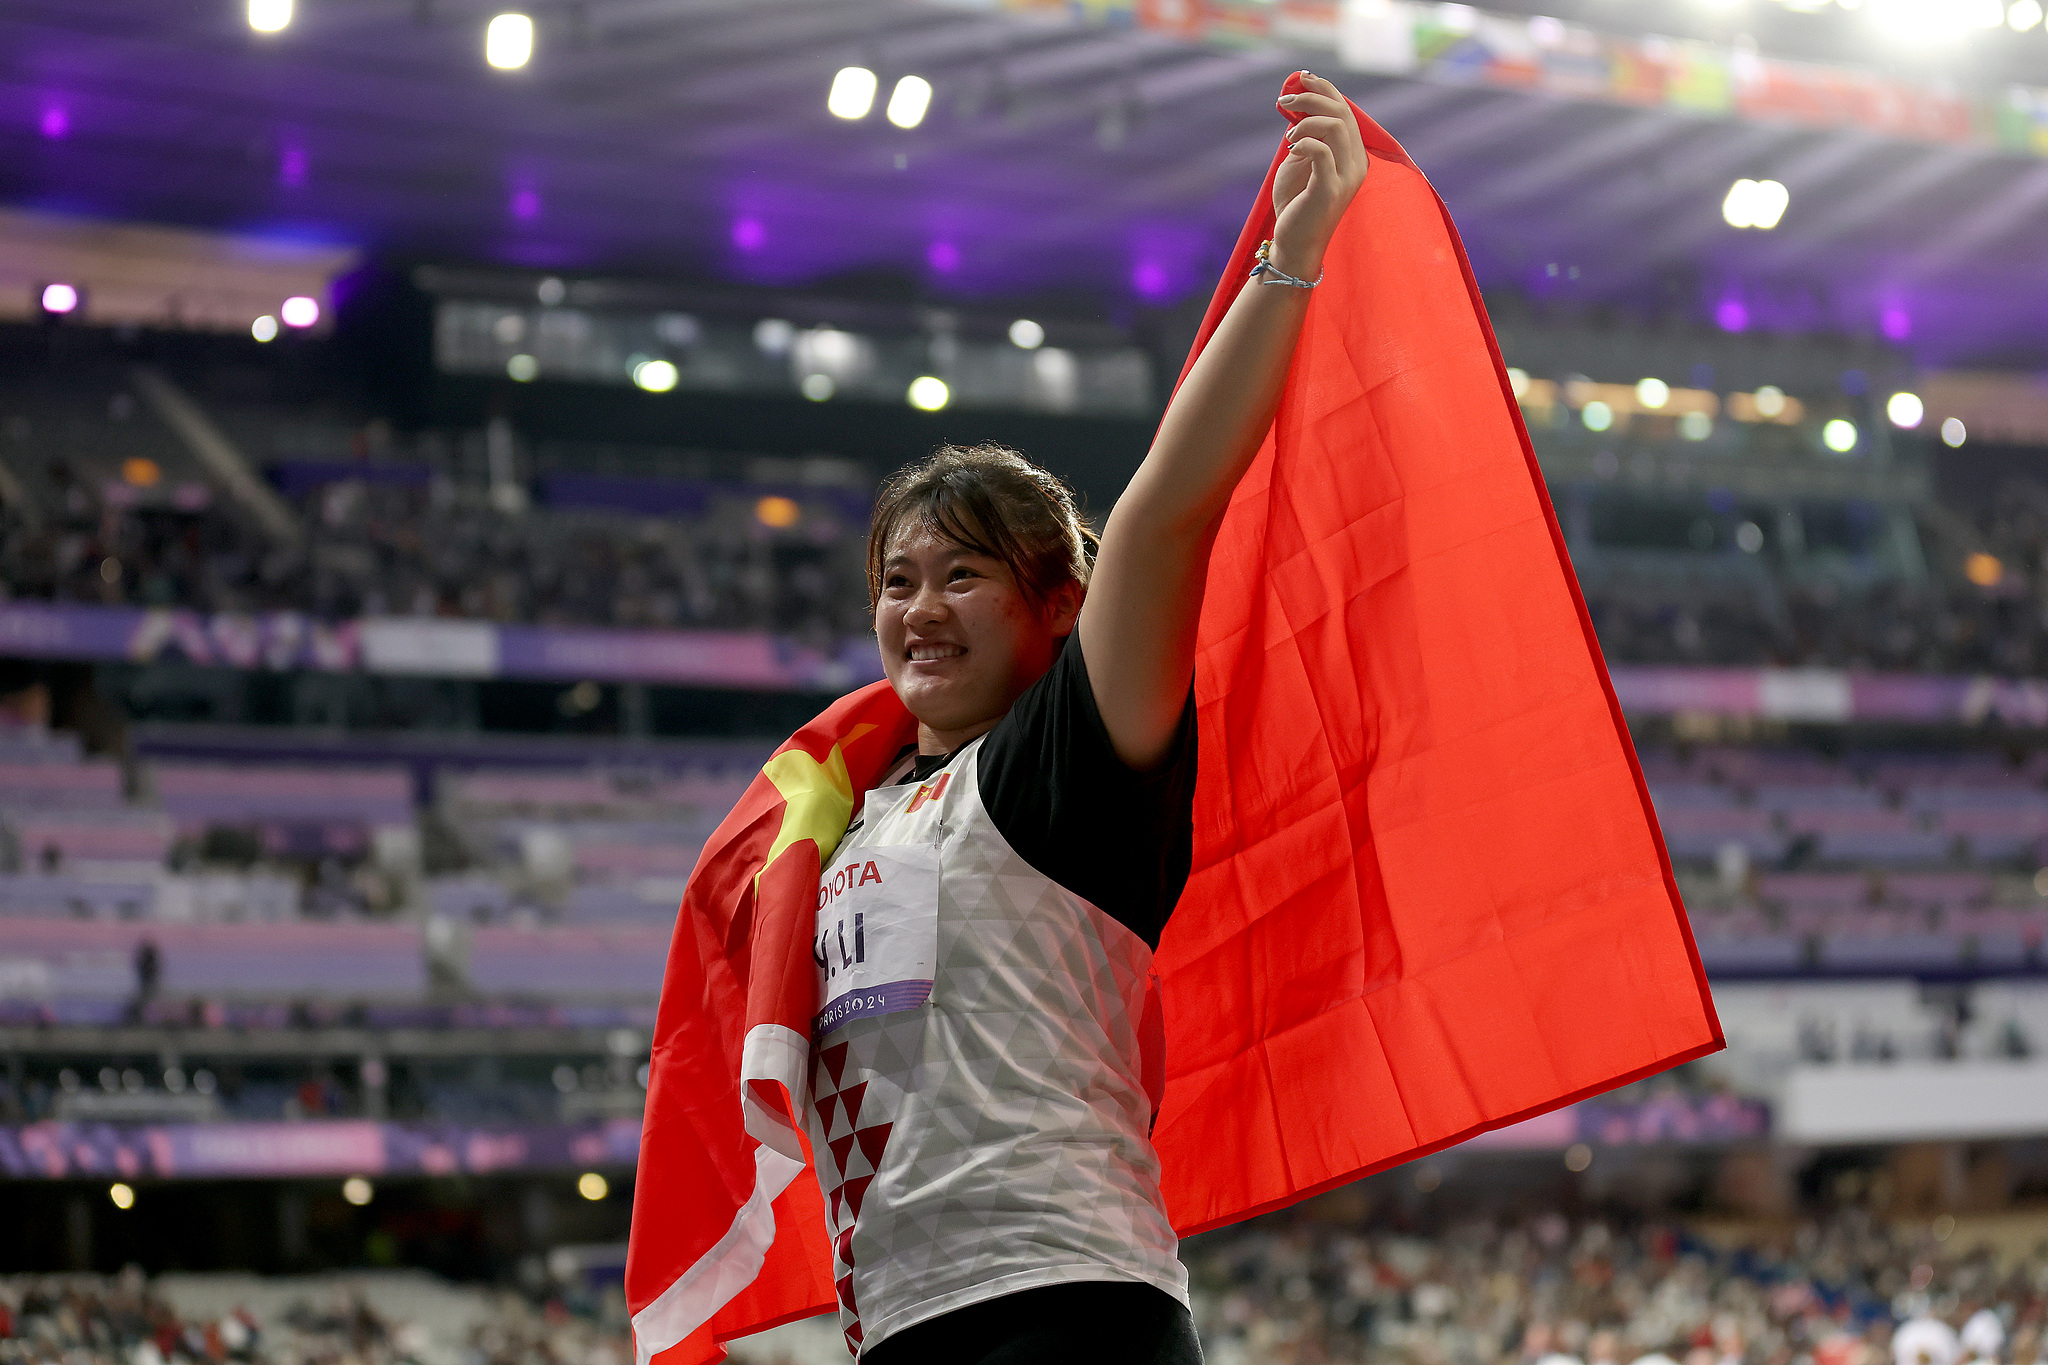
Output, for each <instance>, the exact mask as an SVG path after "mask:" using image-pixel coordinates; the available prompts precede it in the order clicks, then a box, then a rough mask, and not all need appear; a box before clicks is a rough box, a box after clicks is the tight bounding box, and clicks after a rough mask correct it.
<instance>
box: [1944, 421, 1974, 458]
mask: <svg viewBox="0 0 2048 1365" xmlns="http://www.w3.org/2000/svg"><path fill="white" fill-rule="evenodd" d="M1969 439H1970V431H1969V428H1967V427H1965V426H1964V425H1963V419H1962V418H1960V417H1951V418H1949V419H1948V420H1947V421H1945V422H1943V423H1942V424H1941V443H1942V444H1943V445H1945V446H1947V447H1948V448H1949V449H1951V450H1955V449H1957V448H1959V447H1960V446H1961V445H1962V444H1963V442H1965V441H1967V440H1969Z"/></svg>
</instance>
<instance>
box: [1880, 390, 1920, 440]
mask: <svg viewBox="0 0 2048 1365" xmlns="http://www.w3.org/2000/svg"><path fill="white" fill-rule="evenodd" d="M1884 415H1885V416H1887V417H1889V418H1891V419H1892V425H1893V426H1895V427H1904V428H1905V429H1906V430H1908V431H1911V430H1912V429H1913V428H1914V427H1917V426H1919V425H1920V419H1921V418H1923V417H1925V416H1926V415H1927V405H1926V404H1925V403H1923V402H1921V401H1920V395H1919V394H1917V393H1895V394H1893V395H1892V397H1891V401H1890V402H1889V403H1886V404H1885V405H1884Z"/></svg>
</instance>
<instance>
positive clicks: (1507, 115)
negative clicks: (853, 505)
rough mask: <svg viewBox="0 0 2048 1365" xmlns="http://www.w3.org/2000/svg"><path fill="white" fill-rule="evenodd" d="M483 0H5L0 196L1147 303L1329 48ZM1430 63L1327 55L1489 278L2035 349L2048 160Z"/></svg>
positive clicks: (1985, 347) (1190, 265)
mask: <svg viewBox="0 0 2048 1365" xmlns="http://www.w3.org/2000/svg"><path fill="white" fill-rule="evenodd" d="M272 3H275V0H272ZM1254 8H1256V7H1254ZM1323 8H1324V9H1326V10H1330V11H1331V12H1333V13H1334V12H1335V10H1334V7H1331V6H1327V5H1326V6H1324V7H1323ZM492 12H493V10H492V7H490V6H486V5H483V4H479V3H473V2H472V0H324V2H323V0H301V3H300V5H299V12H298V13H297V14H296V15H295V16H294V17H293V19H292V21H291V23H290V25H289V27H288V28H286V29H285V30H284V31H283V32H279V33H272V34H264V33H257V32H253V31H252V30H251V27H250V25H249V23H248V21H247V17H246V15H245V12H244V4H243V0H179V2H178V3H167V2H166V0H13V3H11V4H9V5H8V6H7V7H6V8H5V10H4V11H0V200H5V201H7V202H11V203H15V204H22V205H30V206H36V207H43V208H58V209H70V210H75V211H80V212H86V213H91V214H95V215H101V216H112V217H120V218H129V219H140V220H149V221H163V222H172V223H184V224H193V225H201V226H209V227H223V228H232V229H236V230H239V231H252V230H253V231H259V232H267V233H273V234H277V235H283V236H296V237H301V238H313V239H321V240H332V241H338V242H349V243H354V244H359V245H363V246H367V247H370V248H373V249H382V250H390V251H397V252H420V253H428V254H437V255H443V256H450V257H459V258H465V259H482V260H494V261H499V262H504V263H511V264H521V265H530V266H535V267H542V268H546V269H551V270H562V271H572V270H578V269H599V268H602V269H606V270H612V271H618V270H644V271H648V272H654V273H670V274H682V275H692V276H699V277H703V276H711V277H718V278H724V279H730V280H753V281H761V282H769V283H814V282H818V281H821V280H827V279H830V278H832V277H835V276H846V275H851V274H860V273H876V272H895V273H898V274H903V275H908V276H912V277H917V278H920V279H921V280H922V281H923V283H924V285H925V286H926V287H927V288H929V289H930V290H931V291H932V292H933V293H934V294H936V295H939V296H946V295H957V296H960V297H963V298H971V297H977V296H979V297H990V298H995V297H1022V296H1029V295H1032V294H1037V293H1042V292H1046V291H1057V290H1079V289H1089V290H1097V291H1103V290H1106V291H1108V292H1109V293H1110V294H1111V296H1113V297H1118V298H1121V299H1125V300H1129V301H1133V302H1138V301H1146V300H1151V301H1168V300H1172V299H1175V298H1180V297H1185V296H1187V295H1189V294H1196V293H1200V292H1202V291H1203V290H1205V289H1206V288H1207V287H1208V285H1209V283H1210V282H1211V281H1212V280H1213V277H1214V272H1215V270H1216V269H1217V268H1218V266H1219V264H1220V262H1221V259H1222V256H1223V253H1224V251H1225V249H1226V248H1227V246H1228V244H1229V241H1230V239H1231V238H1232V236H1233V235H1234V232H1235V230H1236V227H1237V225H1238V224H1239V223H1240V222H1241V221H1242V219H1243V215H1244V212H1245V209H1246V207H1247V204H1248V201H1249V199H1250V196H1251V194H1252V193H1253V190H1254V189H1255V187H1256V185H1257V183H1258V178H1259V176H1260V174H1261V172H1262V170H1263V168H1264V165H1265V162H1266V161H1267V159H1268V158H1269V156H1270V155H1271V152H1272V149H1273V147H1274V145H1275V142H1276V140H1277V137H1278V133H1279V129H1280V126H1281V125H1280V123H1279V120H1278V118H1277V116H1275V115H1274V113H1273V112H1272V108H1271V104H1270V100H1271V97H1272V96H1273V94H1274V93H1275V92H1276V90H1277V87H1278V84H1279V82H1280V80H1281V79H1282V77H1283V75H1284V74H1285V73H1286V72H1287V71H1289V70H1291V69H1293V68H1294V67H1296V66H1299V65H1304V64H1309V63H1310V62H1311V60H1313V63H1314V65H1315V66H1316V67H1318V68H1324V64H1325V63H1333V62H1334V54H1332V53H1331V52H1328V51H1316V50H1314V48H1313V46H1312V45H1310V46H1304V45H1302V44H1300V43H1295V42H1291V41H1289V40H1288V35H1287V34H1286V33H1284V32H1280V33H1276V34H1269V35H1266V36H1264V37H1262V38H1260V39H1259V40H1258V41H1256V42H1251V43H1239V44H1237V45H1235V46H1220V45H1218V44H1216V43H1214V42H1205V41H1202V39H1201V37H1200V36H1193V37H1191V36H1188V35H1186V34H1177V33H1169V32H1163V31H1159V30H1157V29H1153V28H1146V27H1143V26H1138V25H1122V26H1118V25H1109V26H1087V25H1082V24H1076V23H1072V22H1069V21H1067V20H1065V19H1064V18H1059V17H1048V16H1047V15H1045V14H1043V13H1039V12H1013V11H1012V10H1009V9H1005V8H997V7H993V6H991V7H962V6H959V5H945V4H933V3H924V2H922V0H550V3H548V4H546V5H544V6H539V5H537V6H534V7H533V12H534V14H535V16H536V19H537V22H538V25H539V42H538V45H537V49H536V52H535V56H534V59H533V61H532V63H531V64H530V65H528V66H527V67H525V68H523V69H520V70H511V71H501V70H493V69H490V68H489V67H487V66H486V65H485V63H484V61H483V39H482V35H483V32H484V25H485V22H486V20H487V19H488V18H489V17H490V15H491V13H492ZM1519 22H1525V23H1526V22H1527V20H1526V19H1522V20H1520V21H1519ZM1212 36H1213V35H1212ZM2036 36H2038V35H2036ZM847 65H863V66H866V67H869V68H871V69H873V70H875V71H877V72H878V73H879V74H880V76H881V81H882V89H881V96H880V98H879V99H878V100H877V102H876V112H875V113H873V114H871V115H870V116H868V117H866V118H864V119H861V120H858V121H846V120H841V119H837V118H834V117H833V116H831V115H830V114H829V113H828V112H827V111H826V108H825V94H826V91H827V88H828V87H829V85H830V84H831V81H832V78H833V73H834V72H835V71H837V70H838V69H839V68H841V67H843V66H847ZM903 74H917V75H920V76H923V77H925V78H927V79H929V80H930V81H931V82H932V84H933V86H934V87H935V91H936V94H935V98H934V101H933V105H932V109H931V113H930V115H929V116H928V117H927V118H926V119H925V120H924V121H923V123H922V124H921V125H920V126H919V127H916V128H914V129H910V130H904V129H900V128H896V127H893V126H891V125H890V124H889V123H888V122H887V121H886V120H885V119H884V118H883V117H882V115H881V113H880V105H881V104H882V103H883V102H884V101H886V98H887V95H888V90H889V87H890V85H891V84H892V83H893V82H894V80H895V79H896V78H897V77H898V76H899V75H903ZM1445 74H1446V73H1444V72H1432V71H1428V70H1421V71H1418V72H1417V73H1415V74H1411V75H1407V76H1387V75H1377V74H1375V75H1368V74H1364V73H1362V72H1361V73H1353V74H1350V75H1347V76H1343V77H1342V79H1343V81H1344V84H1345V86H1346V88H1347V89H1348V90H1349V91H1351V92H1352V93H1353V95H1354V97H1355V98H1357V99H1358V100H1359V102H1360V103H1361V104H1363V105H1364V106H1365V107H1366V108H1367V110H1368V112H1371V113H1373V114H1374V115H1375V116H1376V117H1378V118H1379V119H1380V120H1381V121H1382V122H1383V123H1384V124H1385V125H1386V126H1387V127H1388V129H1389V130H1390V131H1392V132H1393V133H1394V134H1395V135H1396V136H1397V137H1399V138H1401V139H1402V140H1403V142H1404V143H1405V144H1406V145H1407V146H1408V148H1409V149H1410V151H1411V152H1412V153H1413V155H1414V156H1415V158H1416V160H1417V161H1418V162H1419V163H1420V164H1421V165H1422V166H1423V168H1424V169H1425V170H1426V171H1428V172H1429V173H1430V175H1431V176H1432V178H1433V179H1434V180H1435V182H1436V183H1437V185H1438V186H1439V188H1440V189H1441V190H1442V191H1443V193H1444V195H1445V197H1446V199H1447V200H1448V201H1449V202H1450V204H1451V207H1452V209H1453V212H1454V213H1455V215H1456V217H1457V219H1458V221H1459V223H1460V226H1461V228H1462V229H1463V231H1464V233H1465V236H1466V240H1467V244H1468V246H1469V247H1470V249H1471V253H1472V256H1473V261H1474V265H1475V268H1476V269H1477V271H1478V273H1479V275H1480V278H1481V281H1482V282H1483V283H1486V284H1489V285H1515V286H1520V287H1521V288H1523V289H1525V290H1527V291H1529V292H1530V293H1532V294H1535V295H1538V296H1543V297H1555V298H1559V299H1563V300H1570V301H1576V302H1580V303H1584V304H1589V305H1590V304H1599V303H1612V304H1618V305H1622V306H1626V307H1632V308H1637V309H1641V310H1644V311H1653V312H1658V313H1665V314H1670V313H1677V314H1681V315H1687V316H1691V317H1694V318H1697V319H1701V320H1716V319H1718V320H1719V321H1720V322H1722V323H1723V325H1743V326H1754V327H1764V328H1773V329H1783V330H1788V331H1800V330H1808V329H1823V330H1843V331H1850V332H1864V333H1870V334H1877V333H1879V332H1880V331H1883V332H1887V333H1888V334H1890V335H1891V336H1893V337H1894V339H1904V340H1907V341H1908V343H1909V344H1910V345H1911V346H1912V347H1913V348H1914V350H1915V351H1916V352H1917V353H1918V354H1919V355H1920V356H1921V358H1922V359H1924V360H1927V361H1930V362H1941V363H1956V362H1960V361H1974V362H1980V363H1981V362H1984V361H1987V360H1989V361H1997V360H2007V361H2020V362H2024V363H2034V362H2038V361H2043V360H2048V328H2044V327H2043V325H2042V321H2043V319H2044V318H2048V265H2044V261H2043V257H2042V255H2041V253H2040V252H2039V251H2038V250H2037V249H2036V243H2037V241H2038V240H2039V237H2040V233H2041V231H2042V229H2043V227H2044V226H2048V223H2044V218H2048V161H2043V160H2038V159H2035V158H2034V157H2033V156H2031V155H2028V154H2026V153H2023V152H2017V151H2010V150H2005V149H2003V148H2001V147H2000V146H1999V145H1997V143H1996V142H1995V141H1990V140H1984V139H1970V138H1964V139H1959V140H1954V141H1949V142H1944V143H1934V142H1917V141H1912V140H1908V139H1905V138H1901V137H1898V136H1893V135H1890V134H1888V133H1886V132H1882V131H1876V130H1873V129H1872V128H1869V127H1839V126H1838V127H1823V126H1815V125H1813V124H1811V123H1800V122H1794V121H1791V120H1774V119H1756V118H1749V119H1745V118H1741V117H1707V116H1703V115H1701V114H1700V113H1698V112H1694V111H1689V110H1685V109H1680V108H1674V107H1671V106H1670V105H1669V104H1664V105H1643V104H1634V105H1631V104H1625V103H1616V102H1611V101H1607V100H1602V99H1597V98H1581V97H1574V96H1572V95H1569V94H1565V93H1560V91H1559V90H1558V89H1556V88H1546V87H1542V86H1540V85H1539V86H1538V87H1536V88H1532V89H1508V88H1503V87H1502V86H1501V85H1499V84H1498V83H1495V84H1491V85H1490V84H1488V83H1486V82H1485V81H1484V80H1475V79H1474V78H1473V77H1472V76H1471V74H1470V73H1469V72H1466V73H1463V75H1462V76H1461V78H1460V79H1459V80H1457V81H1453V80H1449V79H1440V78H1439V77H1442V76H1443V75H1445ZM1738 177H1755V178H1770V179H1775V180H1778V181H1780V182H1782V183H1783V184H1784V185H1786V186H1787V187H1788V188H1789V190H1790V192H1791V202H1792V208H1791V210H1790V212H1789V213H1788V214H1787V215H1786V217H1785V219H1784V222H1783V224H1782V225H1781V226H1780V227H1779V228H1777V229H1776V230H1775V231H1772V232H1757V231H1739V230H1737V229H1734V228H1731V227H1729V226H1727V225H1726V224H1725V223H1724V222H1723V221H1722V218H1721V213H1720V207H1721V202H1722V199H1723V196H1724V195H1726V193H1727V192H1728V189H1729V186H1730V184H1731V182H1732V181H1733V180H1735V179H1736V178H1738Z"/></svg>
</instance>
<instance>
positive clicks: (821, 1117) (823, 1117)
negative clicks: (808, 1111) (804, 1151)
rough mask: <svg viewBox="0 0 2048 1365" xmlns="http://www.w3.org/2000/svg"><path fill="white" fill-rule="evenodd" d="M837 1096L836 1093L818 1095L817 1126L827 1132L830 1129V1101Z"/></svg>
mask: <svg viewBox="0 0 2048 1365" xmlns="http://www.w3.org/2000/svg"><path fill="white" fill-rule="evenodd" d="M838 1098H839V1097H838V1096H837V1095H829V1094H828V1095H820V1096H818V1121H819V1127H821V1128H823V1129H824V1130H825V1131H826V1132H828V1133H829V1132H831V1131H832V1101H834V1100H836V1099H838Z"/></svg>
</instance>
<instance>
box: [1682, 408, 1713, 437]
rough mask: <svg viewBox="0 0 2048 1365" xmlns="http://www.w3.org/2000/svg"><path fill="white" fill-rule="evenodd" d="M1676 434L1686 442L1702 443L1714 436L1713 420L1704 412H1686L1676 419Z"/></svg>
mask: <svg viewBox="0 0 2048 1365" xmlns="http://www.w3.org/2000/svg"><path fill="white" fill-rule="evenodd" d="M1678 434H1679V435H1680V436H1683V437H1684V438H1685V439H1686V440H1688V441H1704V440H1706V439H1707V438H1708V437H1709V436H1712V435H1713V434H1714V419H1713V418H1711V417H1709V416H1707V415H1706V414H1705V413H1704V412H1688V413H1684V414H1682V415H1680V417H1679V419H1678Z"/></svg>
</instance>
